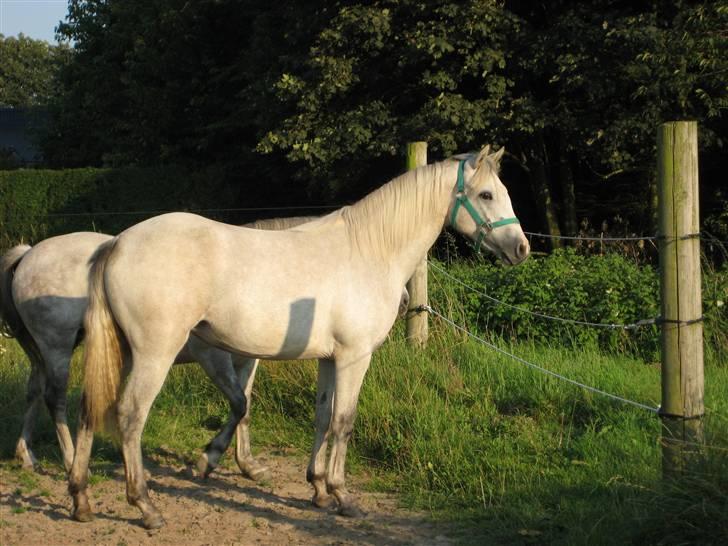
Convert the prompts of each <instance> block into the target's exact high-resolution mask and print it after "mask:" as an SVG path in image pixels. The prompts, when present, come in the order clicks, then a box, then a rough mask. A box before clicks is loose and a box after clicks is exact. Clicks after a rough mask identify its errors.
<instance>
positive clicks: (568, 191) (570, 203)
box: [558, 135, 578, 236]
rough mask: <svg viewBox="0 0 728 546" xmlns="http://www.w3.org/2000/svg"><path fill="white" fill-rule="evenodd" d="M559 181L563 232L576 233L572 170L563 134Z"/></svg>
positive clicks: (560, 146)
mask: <svg viewBox="0 0 728 546" xmlns="http://www.w3.org/2000/svg"><path fill="white" fill-rule="evenodd" d="M558 139H559V183H560V184H561V219H562V221H563V226H564V233H565V234H566V235H571V236H574V235H576V232H577V229H578V224H577V221H576V192H575V191H574V171H572V169H571V161H570V157H569V155H570V154H569V151H568V149H567V147H566V143H565V142H564V138H563V135H559V137H558Z"/></svg>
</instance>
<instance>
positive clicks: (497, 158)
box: [490, 146, 506, 165]
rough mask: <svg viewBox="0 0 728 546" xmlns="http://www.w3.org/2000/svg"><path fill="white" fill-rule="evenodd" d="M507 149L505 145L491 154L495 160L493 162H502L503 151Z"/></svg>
mask: <svg viewBox="0 0 728 546" xmlns="http://www.w3.org/2000/svg"><path fill="white" fill-rule="evenodd" d="M505 151H506V148H505V146H503V147H502V148H501V149H500V150H498V151H497V152H495V153H494V154H493V155H491V156H490V158H491V159H492V160H493V163H495V164H496V165H498V164H500V161H501V159H502V158H503V153H504V152H505Z"/></svg>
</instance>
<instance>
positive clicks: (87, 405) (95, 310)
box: [83, 238, 125, 436]
mask: <svg viewBox="0 0 728 546" xmlns="http://www.w3.org/2000/svg"><path fill="white" fill-rule="evenodd" d="M116 241H117V239H116V238H114V239H112V240H111V241H108V242H106V243H103V244H102V245H101V246H100V247H99V248H98V249H97V250H96V252H95V253H94V255H93V256H92V257H91V260H90V263H91V268H90V270H89V292H88V308H87V309H86V315H85V316H84V330H85V331H86V347H85V350H84V357H83V368H84V380H83V385H84V395H83V400H84V402H83V404H84V406H83V409H84V411H85V414H86V419H87V422H88V425H89V426H90V427H91V428H92V429H93V430H106V431H107V432H110V433H111V434H112V435H114V436H116V435H117V433H118V420H117V413H116V405H117V402H118V399H119V391H120V389H121V382H122V369H123V366H124V355H123V349H122V343H124V342H125V338H124V335H123V333H122V332H121V330H120V329H119V326H118V324H117V323H116V320H114V316H113V314H112V312H111V309H110V308H109V302H108V298H107V296H106V288H105V286H104V272H105V271H106V265H107V264H108V261H109V257H110V256H111V254H112V252H113V250H114V248H115V246H116Z"/></svg>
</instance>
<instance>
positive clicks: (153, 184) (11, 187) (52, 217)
mask: <svg viewBox="0 0 728 546" xmlns="http://www.w3.org/2000/svg"><path fill="white" fill-rule="evenodd" d="M224 179H225V177H224V176H222V175H221V174H220V173H217V172H215V171H214V170H208V171H204V172H197V173H191V172H189V171H187V170H186V169H184V168H182V167H175V166H166V167H144V168H122V169H66V170H35V169H33V170H31V169H20V170H14V171H0V247H7V246H9V245H10V244H14V243H17V242H18V241H20V240H23V241H25V242H29V243H34V242H37V241H40V240H42V239H44V238H46V237H50V236H53V235H58V234H61V233H68V232H72V231H101V232H105V233H112V234H113V233H117V232H119V231H121V230H122V229H124V228H126V227H128V226H130V225H133V224H134V223H137V222H139V221H141V220H143V219H145V218H147V217H149V216H151V215H152V211H160V210H186V209H201V208H215V207H221V206H225V205H228V206H229V203H231V202H235V200H236V196H234V195H232V194H231V189H229V188H230V186H227V187H228V189H225V188H226V186H225V184H224ZM119 212H122V213H124V214H117V213H119Z"/></svg>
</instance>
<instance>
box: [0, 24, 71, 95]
mask: <svg viewBox="0 0 728 546" xmlns="http://www.w3.org/2000/svg"><path fill="white" fill-rule="evenodd" d="M68 55H69V50H68V47H67V46H64V45H59V46H52V45H49V44H48V43H47V42H44V41H42V40H33V39H32V38H28V37H27V36H24V35H23V34H20V35H18V37H17V38H15V37H12V36H10V37H5V36H3V35H2V34H0V59H2V62H0V107H3V106H4V107H12V108H29V107H34V106H43V105H45V104H47V103H48V101H49V99H50V98H51V97H52V96H53V95H54V94H55V86H54V77H55V74H56V72H57V71H58V69H59V67H60V66H61V64H62V63H63V62H64V61H66V60H67V59H68Z"/></svg>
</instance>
